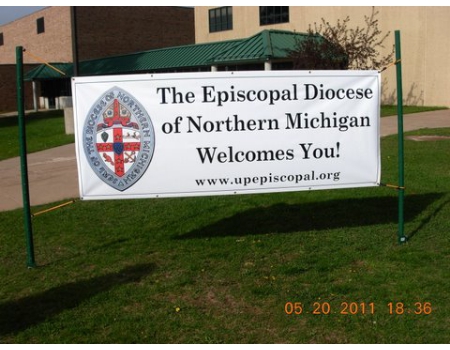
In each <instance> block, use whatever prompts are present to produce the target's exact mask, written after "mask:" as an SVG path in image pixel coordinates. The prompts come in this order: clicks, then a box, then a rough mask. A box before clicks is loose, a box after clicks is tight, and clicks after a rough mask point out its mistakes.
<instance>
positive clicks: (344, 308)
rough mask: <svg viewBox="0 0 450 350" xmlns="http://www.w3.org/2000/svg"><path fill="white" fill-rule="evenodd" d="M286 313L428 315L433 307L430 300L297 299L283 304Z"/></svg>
mask: <svg viewBox="0 0 450 350" xmlns="http://www.w3.org/2000/svg"><path fill="white" fill-rule="evenodd" d="M284 312H285V314H286V315H303V314H311V315H331V314H339V315H374V314H375V313H376V312H384V313H387V314H388V315H406V314H413V315H430V314H431V313H432V312H433V308H432V305H431V303H430V302H414V303H403V302H400V301H397V302H388V303H374V302H355V301H343V302H341V303H338V304H334V303H333V304H332V303H331V302H328V301H316V302H313V303H310V304H304V303H302V302H298V301H288V302H286V303H285V304H284Z"/></svg>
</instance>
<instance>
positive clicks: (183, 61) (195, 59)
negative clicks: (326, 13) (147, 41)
mask: <svg viewBox="0 0 450 350" xmlns="http://www.w3.org/2000/svg"><path fill="white" fill-rule="evenodd" d="M306 36H307V34H302V33H294V32H289V31H282V30H264V31H262V32H260V33H258V34H255V35H253V36H251V37H249V38H246V39H235V40H228V41H220V42H213V43H205V44H195V45H184V46H176V47H169V48H162V49H156V50H149V51H143V52H136V53H132V54H126V55H121V56H112V57H106V58H100V59H94V60H87V61H81V62H79V71H80V75H83V76H88V75H110V74H128V73H144V72H157V71H164V70H166V71H167V70H176V69H186V68H193V69H195V68H205V67H209V66H211V65H221V64H230V63H233V64H243V63H249V62H264V61H266V60H268V59H270V60H276V59H286V58H288V57H289V53H290V50H292V49H294V48H295V44H296V40H302V39H303V38H306ZM50 66H53V67H55V68H57V69H58V70H60V71H62V72H63V73H64V74H65V75H63V74H61V73H59V72H57V71H56V70H54V69H53V68H51V67H50ZM72 75H73V66H72V63H52V64H50V65H41V66H38V67H36V68H35V69H33V70H31V71H29V72H28V73H27V74H26V75H25V80H43V79H57V78H70V77H71V76H72Z"/></svg>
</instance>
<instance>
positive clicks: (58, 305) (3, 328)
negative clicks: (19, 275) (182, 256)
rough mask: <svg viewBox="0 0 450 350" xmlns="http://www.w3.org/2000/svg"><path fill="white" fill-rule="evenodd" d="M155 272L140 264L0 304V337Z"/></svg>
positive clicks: (152, 268)
mask: <svg viewBox="0 0 450 350" xmlns="http://www.w3.org/2000/svg"><path fill="white" fill-rule="evenodd" d="M154 270H155V266H154V265H153V264H140V265H136V266H130V267H126V268H124V269H123V270H121V271H119V272H116V273H110V274H106V275H103V276H100V277H95V278H91V279H88V280H83V281H78V282H73V283H68V284H65V285H63V286H59V287H55V288H52V289H49V290H47V291H45V292H42V293H40V294H36V295H31V296H29V297H25V298H22V299H19V300H16V301H10V302H6V303H3V304H0V337H1V336H6V335H8V334H14V333H18V332H20V331H23V330H25V329H27V328H29V327H31V326H35V325H37V324H39V323H41V322H43V321H45V320H46V319H48V318H51V317H54V316H56V315H58V314H59V313H61V312H63V311H64V310H68V309H73V308H75V307H77V306H78V305H80V304H81V303H82V302H83V301H85V300H88V299H90V298H92V297H94V296H95V295H97V294H100V293H103V292H106V291H108V290H110V289H113V288H115V287H118V286H120V285H124V284H128V283H136V282H139V281H140V280H141V279H142V278H144V277H145V276H147V275H149V274H151V273H152V272H153V271H154Z"/></svg>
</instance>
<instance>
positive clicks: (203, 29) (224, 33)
mask: <svg viewBox="0 0 450 350" xmlns="http://www.w3.org/2000/svg"><path fill="white" fill-rule="evenodd" d="M371 10H372V8H371V7H369V6H196V7H195V37H196V40H195V42H196V43H197V44H199V43H208V42H216V41H222V40H234V39H238V38H245V37H248V36H249V35H253V34H254V33H256V32H259V31H261V30H264V29H278V30H289V31H295V32H305V31H307V30H308V28H309V26H310V25H311V26H312V27H313V28H314V23H317V24H320V23H322V19H325V20H326V21H328V22H329V23H330V24H331V25H335V24H336V23H337V21H338V20H341V21H342V20H344V19H345V18H346V17H347V16H348V17H349V18H350V23H349V28H350V27H351V28H355V27H356V26H359V27H360V28H365V22H364V17H365V16H370V14H371ZM375 10H376V11H378V12H379V13H378V16H377V20H378V28H379V29H380V30H381V31H382V33H383V34H386V33H389V32H390V35H389V37H388V38H387V40H386V41H385V42H384V49H382V52H381V54H382V55H385V54H387V53H389V52H390V51H391V50H392V47H393V45H394V31H395V30H400V32H401V38H402V40H401V44H402V50H401V51H402V70H403V96H404V103H405V104H408V105H428V106H450V94H448V93H447V91H449V90H450V66H449V65H448V62H447V60H448V57H449V55H450V36H449V35H448V33H449V31H450V21H449V16H450V7H448V6H377V7H375ZM382 81H383V86H382V100H383V103H386V104H395V103H396V74H395V69H388V70H386V71H385V72H383V74H382Z"/></svg>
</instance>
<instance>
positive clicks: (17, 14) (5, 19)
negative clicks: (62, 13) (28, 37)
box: [0, 6, 47, 25]
mask: <svg viewBox="0 0 450 350" xmlns="http://www.w3.org/2000/svg"><path fill="white" fill-rule="evenodd" d="M45 7H47V6H0V25H3V24H6V23H9V22H12V21H14V20H15V19H18V18H21V17H24V16H26V15H29V14H30V13H33V12H36V11H39V10H40V9H43V8H45Z"/></svg>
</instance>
